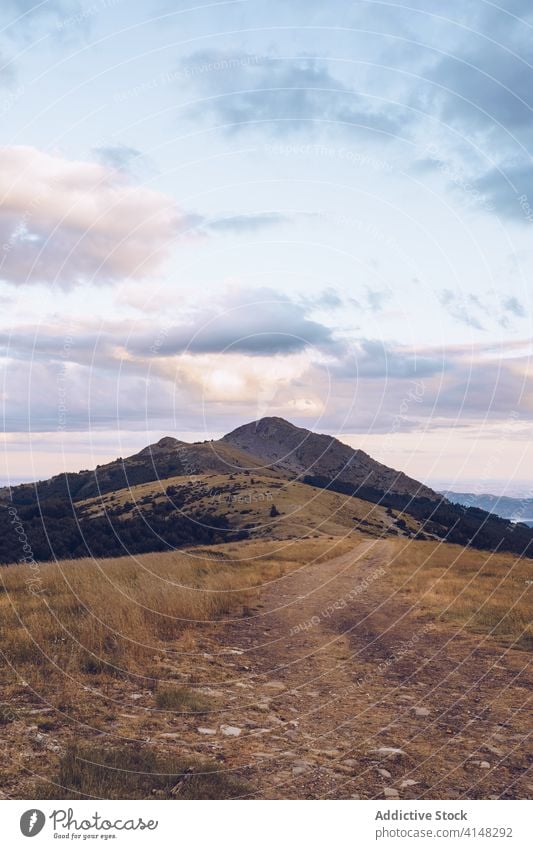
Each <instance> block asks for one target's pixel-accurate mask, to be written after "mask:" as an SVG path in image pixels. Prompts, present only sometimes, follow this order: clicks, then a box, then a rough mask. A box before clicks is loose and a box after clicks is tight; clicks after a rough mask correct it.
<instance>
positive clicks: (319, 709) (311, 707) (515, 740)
mask: <svg viewBox="0 0 533 849" xmlns="http://www.w3.org/2000/svg"><path fill="white" fill-rule="evenodd" d="M394 545H395V544H394V542H388V541H381V540H369V541H368V542H366V541H365V542H362V543H360V544H359V545H358V546H356V547H355V548H354V550H353V551H352V552H350V553H349V554H348V555H344V556H342V557H338V558H336V559H334V560H330V561H329V562H326V563H320V564H317V565H312V566H309V567H306V568H303V569H301V570H299V571H298V572H296V573H293V574H291V575H289V576H287V577H285V578H283V579H282V580H280V581H278V582H276V583H275V584H273V585H272V586H271V587H269V588H268V589H266V590H265V591H264V592H263V594H262V598H261V602H260V605H259V607H258V608H257V609H256V610H255V611H253V614H254V615H253V616H252V617H250V618H248V619H244V620H242V621H241V622H239V623H236V624H233V625H231V626H229V627H228V626H226V627H225V628H224V630H223V631H220V632H219V634H218V637H219V638H220V637H222V636H223V639H224V643H225V646H226V648H225V649H224V650H223V653H222V654H221V653H220V644H219V645H218V652H217V646H216V644H212V645H211V650H212V651H213V652H214V653H216V655H215V656H214V657H213V663H212V666H211V669H212V670H213V671H214V667H216V669H217V672H216V675H215V676H214V677H215V682H216V683H214V684H210V685H209V686H208V690H207V691H208V692H209V691H210V690H211V692H213V691H214V693H215V695H218V696H219V698H220V697H222V698H220V702H219V703H223V704H224V707H222V706H221V707H222V709H221V711H220V712H216V713H214V714H213V715H210V716H206V717H205V721H204V720H202V724H203V725H205V726H206V727H207V728H209V729H210V730H211V731H213V730H216V734H205V735H203V732H202V735H203V736H204V737H205V741H206V742H205V748H206V749H207V751H211V752H212V753H213V754H215V755H216V756H217V757H218V759H219V760H220V761H221V762H222V763H223V764H224V768H226V769H230V770H232V769H235V770H237V771H238V772H239V773H240V774H241V775H245V776H246V778H247V779H248V780H249V781H250V782H251V785H252V786H253V787H254V788H255V792H254V795H255V796H257V797H262V798H357V797H358V796H359V797H361V798H384V797H390V798H395V797H397V796H398V797H400V798H418V799H422V798H462V797H464V798H499V797H503V798H530V797H531V796H532V795H533V777H532V776H531V773H529V774H528V766H529V767H530V766H531V747H530V746H528V742H529V741H528V733H529V731H530V728H531V723H530V722H529V723H528V718H529V719H530V714H529V713H528V704H529V706H530V705H531V702H530V701H529V702H528V697H530V694H531V679H529V680H527V678H526V675H527V663H528V660H529V658H528V655H527V654H526V653H525V652H522V651H517V650H507V649H505V648H503V647H499V646H498V645H497V644H496V643H494V642H490V641H487V640H484V639H483V638H479V637H475V636H472V635H468V634H465V633H464V632H457V633H456V632H455V631H454V630H453V629H452V628H451V627H449V626H447V627H445V626H443V625H437V626H435V624H433V623H432V622H431V621H429V620H426V621H425V620H424V619H421V618H417V617H416V616H415V615H414V614H413V613H412V612H411V611H410V609H409V607H408V605H407V604H406V603H405V602H403V601H400V600H399V599H398V598H397V597H396V598H395V597H388V596H387V594H386V593H384V591H383V583H384V582H383V580H382V579H383V576H384V574H385V573H386V570H387V569H391V568H394V563H393V556H394V550H395V549H394ZM227 652H229V654H227ZM241 653H242V654H241ZM222 658H224V659H225V660H222V662H221V659H222ZM230 658H231V661H230V662H231V666H228V662H229V659H230ZM528 685H529V689H528ZM528 725H529V727H528ZM210 726H212V728H211V727H210ZM221 727H222V730H221ZM197 733H198V734H199V733H200V732H197ZM233 735H235V736H233ZM528 753H529V757H528Z"/></svg>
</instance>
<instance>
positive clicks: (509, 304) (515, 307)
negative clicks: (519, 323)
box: [503, 297, 527, 318]
mask: <svg viewBox="0 0 533 849" xmlns="http://www.w3.org/2000/svg"><path fill="white" fill-rule="evenodd" d="M503 308H504V310H506V312H510V313H512V314H513V315H515V316H516V317H517V318H525V317H526V316H527V312H526V309H525V307H524V306H523V304H521V303H520V301H519V300H518V298H514V297H511V298H504V301H503Z"/></svg>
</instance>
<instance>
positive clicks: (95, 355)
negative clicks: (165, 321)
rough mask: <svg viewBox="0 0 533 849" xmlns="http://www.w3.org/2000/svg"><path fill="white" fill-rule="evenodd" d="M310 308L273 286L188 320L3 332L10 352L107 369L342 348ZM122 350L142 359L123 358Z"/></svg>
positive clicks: (2, 342) (25, 357)
mask: <svg viewBox="0 0 533 849" xmlns="http://www.w3.org/2000/svg"><path fill="white" fill-rule="evenodd" d="M307 312H308V307H307V306H306V305H305V304H303V303H299V302H297V301H291V300H290V298H288V297H286V296H283V295H279V294H277V293H275V292H272V291H270V290H268V289H263V290H258V291H256V292H255V293H254V294H253V297H252V296H251V295H250V294H242V293H241V294H240V295H238V296H233V297H231V296H229V295H228V296H226V298H225V299H224V302H223V303H220V304H217V305H215V306H214V307H212V308H209V309H203V310H197V311H196V312H195V313H194V314H193V315H192V317H191V320H190V321H189V323H188V324H181V325H171V324H169V325H166V326H165V327H164V328H163V329H161V328H158V327H155V328H154V329H153V330H150V331H148V330H147V329H146V324H143V325H142V326H140V327H139V326H136V325H135V324H134V323H131V322H121V323H116V324H115V325H113V324H107V325H106V324H104V325H103V326H102V327H101V329H99V330H98V331H96V330H93V329H92V327H84V326H83V324H81V323H78V326H77V327H75V328H64V329H63V328H58V327H53V326H52V327H48V328H47V327H45V326H44V327H43V326H40V327H33V326H31V327H25V328H19V329H18V330H16V331H14V332H13V333H6V332H4V333H0V346H3V347H4V349H5V352H6V354H8V355H9V356H10V357H16V358H17V359H23V360H35V361H44V362H54V361H55V362H57V361H68V362H76V363H78V364H80V365H83V364H85V365H88V364H94V365H96V366H98V367H102V368H112V369H113V368H116V367H117V363H118V362H119V361H120V362H121V363H122V365H121V368H124V369H126V370H130V371H135V370H137V371H138V370H139V369H140V370H141V371H142V370H144V371H146V360H147V359H157V358H159V357H168V356H173V355H178V354H182V353H185V352H188V353H190V354H211V353H223V352H225V351H227V352H228V353H239V354H247V355H250V356H269V355H274V354H294V353H297V352H299V351H303V350H306V349H307V348H309V347H312V346H317V347H322V348H324V349H327V350H329V351H335V350H337V345H338V343H336V341H335V340H334V338H333V334H332V331H331V329H330V328H329V327H327V326H326V325H324V324H321V323H319V322H317V321H313V320H312V319H310V318H309V317H308V314H307ZM118 349H125V350H127V352H128V355H133V356H134V357H138V358H140V362H139V363H136V362H135V361H133V362H131V361H129V360H128V357H126V358H125V359H124V360H120V359H119V358H120V356H121V355H120V354H117V353H116V352H117V350H118Z"/></svg>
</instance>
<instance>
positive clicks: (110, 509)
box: [0, 417, 533, 563]
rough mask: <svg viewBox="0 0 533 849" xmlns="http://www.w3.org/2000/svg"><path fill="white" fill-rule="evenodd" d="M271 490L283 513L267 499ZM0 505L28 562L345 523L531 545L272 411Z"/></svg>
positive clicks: (8, 495) (491, 544)
mask: <svg viewBox="0 0 533 849" xmlns="http://www.w3.org/2000/svg"><path fill="white" fill-rule="evenodd" d="M272 492H275V493H276V496H275V497H276V498H277V499H278V501H279V503H280V504H281V505H282V508H283V509H282V510H281V511H280V510H279V509H278V506H277V505H276V504H275V503H273V502H272V503H268V498H273V497H274V496H273V495H272ZM265 493H270V494H269V495H268V496H267V495H265ZM265 499H266V500H265ZM311 505H312V508H311ZM365 505H366V507H365ZM2 506H3V507H15V512H16V515H17V517H18V519H19V521H20V523H23V524H24V527H25V531H24V533H25V534H26V536H27V538H28V540H30V538H31V545H30V548H31V551H32V555H31V556H32V557H33V556H35V557H36V558H37V559H54V558H55V557H56V556H61V557H63V558H67V557H80V556H87V554H89V555H91V556H94V555H96V554H97V555H98V556H102V557H105V556H111V555H113V556H115V555H117V554H119V553H122V549H125V550H126V551H127V552H129V553H135V552H143V551H160V550H168V549H173V548H176V547H181V546H186V545H189V546H190V545H198V544H212V543H218V542H223V541H227V540H238V539H243V538H247V537H248V536H254V535H257V534H259V535H261V536H263V537H265V536H270V537H271V538H274V537H275V538H282V537H283V535H284V534H288V535H289V537H293V536H294V535H295V534H296V535H299V534H302V535H308V534H313V533H314V534H315V535H317V534H318V535H320V534H323V533H326V532H328V533H339V534H342V533H350V532H351V531H353V530H357V531H358V532H359V533H363V534H365V533H370V534H371V535H374V536H376V535H378V536H379V535H383V534H396V535H398V534H400V535H404V536H417V537H418V538H421V539H424V538H428V537H430V538H434V539H442V540H446V541H448V542H455V543H458V544H460V545H464V546H472V547H475V548H484V549H487V550H491V551H495V550H497V549H500V548H501V549H502V550H507V551H513V552H516V553H517V554H524V553H528V552H532V551H533V530H531V529H530V528H527V527H526V526H525V525H521V524H517V525H511V523H510V522H509V520H505V519H501V518H499V517H497V516H495V515H493V514H490V513H488V512H486V511H483V510H479V509H477V508H475V507H470V506H462V505H459V504H452V503H451V502H450V501H448V500H447V499H446V498H444V497H443V496H442V495H441V494H439V493H436V492H435V491H433V490H432V489H430V488H429V487H427V486H425V485H424V484H422V483H420V482H419V481H417V480H415V479H414V478H410V477H408V476H407V475H406V474H405V473H403V472H400V471H397V470H395V469H391V468H389V467H388V466H385V465H383V464H381V463H378V462H377V461H376V460H374V459H373V458H372V457H370V456H369V455H368V454H366V453H365V452H364V451H362V450H361V449H354V448H351V447H350V446H348V445H345V444H344V443H342V442H340V441H339V440H338V439H336V438H335V437H333V436H328V435H326V434H317V433H314V432H313V431H310V430H308V429H306V428H300V427H296V426H295V425H293V424H291V423H290V422H288V421H286V420H285V419H281V418H278V417H264V418H261V419H259V420H257V421H254V422H248V423H247V424H244V425H241V426H240V427H238V428H235V429H234V430H232V431H230V432H229V433H228V434H226V435H225V436H223V437H222V438H221V439H218V440H205V441H199V442H193V443H188V442H184V441H183V440H179V439H177V438H175V437H172V436H164V437H162V438H161V439H159V440H158V441H157V442H155V443H153V444H151V445H148V446H146V447H145V448H143V449H141V450H140V451H138V452H137V453H135V454H133V455H131V456H130V457H126V458H121V457H119V458H117V459H116V460H113V461H111V462H110V463H104V464H102V465H100V466H97V467H96V469H94V470H92V471H89V470H83V471H80V472H72V473H63V474H60V475H56V476H54V477H52V478H49V479H48V480H44V481H37V482H35V483H31V484H20V485H18V486H15V487H12V488H4V489H3V490H1V491H0V507H2ZM270 510H272V512H270V513H269V511H270ZM330 513H331V515H330ZM337 513H338V517H337V520H335V521H331V520H332V517H333V518H334V517H335V516H336V515H337ZM9 515H10V514H9V511H8V510H0V562H1V563H9V562H13V561H14V560H16V559H18V558H19V557H20V541H17V535H16V533H15V532H14V527H13V522H10V519H9ZM11 515H13V514H12V513H11ZM291 517H293V518H291ZM339 517H340V518H339ZM326 528H328V529H329V530H328V531H326ZM28 544H30V543H28Z"/></svg>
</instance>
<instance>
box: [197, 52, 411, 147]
mask: <svg viewBox="0 0 533 849" xmlns="http://www.w3.org/2000/svg"><path fill="white" fill-rule="evenodd" d="M181 73H182V75H185V76H186V77H187V79H188V80H189V82H190V84H191V85H192V86H193V87H194V88H195V89H196V91H197V92H198V95H199V100H198V101H197V102H196V103H195V104H194V105H193V106H191V107H189V112H190V114H191V115H193V116H194V117H195V118H202V117H205V116H206V115H209V116H210V117H211V118H212V119H213V120H214V121H216V122H217V123H219V124H222V125H223V126H224V128H225V130H226V131H227V132H228V133H237V132H241V131H243V130H245V129H249V128H250V127H252V126H257V125H264V126H267V127H268V129H269V130H270V131H271V132H273V133H275V134H277V135H286V134H290V133H294V132H299V131H302V130H304V129H305V130H306V132H311V131H312V130H313V128H314V127H319V126H321V125H324V124H329V123H336V124H341V125H346V128H349V127H352V128H360V129H368V130H371V131H373V132H378V133H380V134H382V135H383V136H385V135H387V134H391V135H395V134H396V133H397V132H398V131H399V130H400V129H401V128H402V127H403V126H404V124H405V123H406V117H405V114H403V113H400V112H399V111H398V110H397V109H395V107H394V106H392V105H390V106H388V107H387V109H384V108H383V107H382V106H378V105H375V104H373V102H372V100H370V99H369V98H364V97H362V96H361V95H359V94H357V93H356V92H355V91H353V90H352V89H350V88H349V87H348V86H347V85H346V84H345V83H344V82H343V81H342V80H340V79H338V78H337V77H334V76H333V75H332V74H331V72H330V71H329V69H328V68H327V66H326V64H325V63H324V62H322V61H319V60H318V59H316V58H314V57H308V58H301V59H292V60H286V59H278V58H276V57H274V56H254V55H251V54H247V53H238V52H229V51H227V52H225V51H220V50H202V51H197V52H195V53H193V54H191V55H189V56H188V57H186V59H185V60H184V61H183V64H182V66H181Z"/></svg>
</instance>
